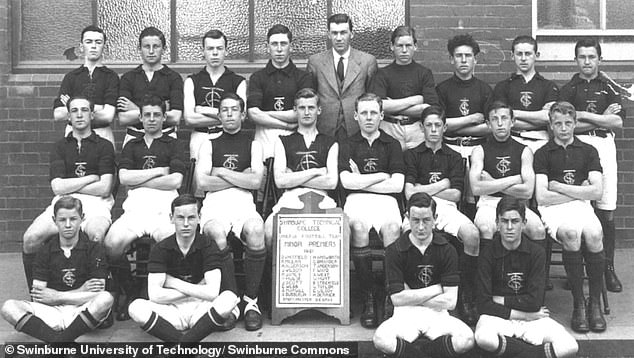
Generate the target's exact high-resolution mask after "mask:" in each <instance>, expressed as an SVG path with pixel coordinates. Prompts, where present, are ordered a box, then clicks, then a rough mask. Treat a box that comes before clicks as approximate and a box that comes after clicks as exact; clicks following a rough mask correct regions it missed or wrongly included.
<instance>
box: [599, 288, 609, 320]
mask: <svg viewBox="0 0 634 358" xmlns="http://www.w3.org/2000/svg"><path fill="white" fill-rule="evenodd" d="M601 298H602V299H603V313H604V314H606V315H608V314H610V303H609V302H608V288H607V286H606V285H605V280H604V281H603V287H602V289H601Z"/></svg>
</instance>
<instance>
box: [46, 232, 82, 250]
mask: <svg viewBox="0 0 634 358" xmlns="http://www.w3.org/2000/svg"><path fill="white" fill-rule="evenodd" d="M51 240H53V242H52V243H51V244H52V246H51V252H61V251H62V247H61V246H60V242H59V236H58V235H55V236H53V237H52V238H51ZM87 249H88V236H87V235H86V233H85V232H83V231H82V230H79V240H77V244H75V247H73V248H72V249H71V250H87Z"/></svg>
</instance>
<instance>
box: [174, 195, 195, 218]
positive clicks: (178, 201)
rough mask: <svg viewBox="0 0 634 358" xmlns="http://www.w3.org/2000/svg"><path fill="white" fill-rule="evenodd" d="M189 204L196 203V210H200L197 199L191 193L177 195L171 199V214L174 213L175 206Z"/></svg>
mask: <svg viewBox="0 0 634 358" xmlns="http://www.w3.org/2000/svg"><path fill="white" fill-rule="evenodd" d="M191 204H196V211H200V204H199V203H198V200H196V197H195V196H193V195H191V194H181V195H179V196H177V197H176V198H175V199H174V200H172V205H171V208H172V214H174V209H176V208H177V207H179V206H185V205H191Z"/></svg>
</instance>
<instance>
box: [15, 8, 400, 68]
mask: <svg viewBox="0 0 634 358" xmlns="http://www.w3.org/2000/svg"><path fill="white" fill-rule="evenodd" d="M11 4H12V14H13V19H15V21H14V22H15V25H14V27H13V30H14V34H13V40H14V41H15V42H14V43H16V44H19V46H16V48H19V50H18V51H17V52H18V53H17V54H14V57H13V59H14V64H16V65H17V64H26V65H37V64H41V63H67V62H69V61H74V62H77V63H79V62H81V57H82V56H81V54H79V53H78V52H77V48H76V47H77V44H78V43H79V35H80V33H81V30H82V29H83V28H84V27H85V26H86V25H88V24H91V23H95V24H97V25H98V26H100V27H102V28H103V29H104V31H105V32H106V35H107V37H108V39H107V43H106V48H105V52H104V53H105V57H106V59H107V62H108V63H138V62H139V61H140V58H139V55H138V52H137V42H138V35H139V33H140V32H141V30H142V29H143V28H145V27H146V26H155V27H157V28H159V29H160V30H161V31H163V33H164V34H165V37H166V39H167V49H166V51H165V52H164V61H165V62H166V63H199V62H201V61H202V55H201V52H200V46H201V45H200V39H201V37H202V35H203V34H204V33H205V32H206V31H208V30H211V29H213V28H217V29H220V30H222V31H223V32H224V33H225V34H226V35H227V37H228V38H229V43H228V46H227V47H228V52H229V59H230V60H237V61H248V62H253V61H258V60H265V59H266V58H267V54H266V47H265V41H266V31H267V30H268V28H269V27H270V26H271V25H273V24H276V23H282V24H285V25H287V26H288V27H289V28H290V29H291V31H292V32H293V58H295V59H306V58H308V56H309V55H311V54H313V53H316V52H319V51H322V50H325V49H326V40H327V38H326V19H327V17H328V16H329V15H330V14H333V13H338V12H345V13H347V14H349V15H350V16H351V17H352V20H353V25H354V32H355V36H354V38H353V41H352V42H353V46H355V47H356V48H360V49H363V50H364V51H367V52H370V53H372V54H374V55H375V56H377V58H391V53H390V52H389V46H388V44H389V38H390V34H391V32H392V30H393V29H394V28H395V27H396V26H398V25H403V24H406V23H407V16H406V14H407V9H408V6H409V0H360V1H346V0H276V1H271V0H141V1H138V0H91V1H85V0H67V1H56V0H14V1H12V2H11ZM51 34H55V36H51Z"/></svg>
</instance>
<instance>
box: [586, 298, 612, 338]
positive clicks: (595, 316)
mask: <svg viewBox="0 0 634 358" xmlns="http://www.w3.org/2000/svg"><path fill="white" fill-rule="evenodd" d="M588 323H589V325H590V330H591V331H592V332H603V331H605V329H606V328H607V323H606V322H605V318H604V317H603V311H601V302H600V301H599V300H597V301H593V300H590V304H589V305H588Z"/></svg>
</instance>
